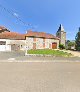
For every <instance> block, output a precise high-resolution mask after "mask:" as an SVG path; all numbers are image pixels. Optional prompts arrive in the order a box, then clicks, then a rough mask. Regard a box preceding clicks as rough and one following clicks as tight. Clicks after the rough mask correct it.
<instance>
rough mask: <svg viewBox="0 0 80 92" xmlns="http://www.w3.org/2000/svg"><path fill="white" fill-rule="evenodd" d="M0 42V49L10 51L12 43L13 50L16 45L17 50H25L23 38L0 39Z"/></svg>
mask: <svg viewBox="0 0 80 92" xmlns="http://www.w3.org/2000/svg"><path fill="white" fill-rule="evenodd" d="M0 43H1V44H0V51H12V47H13V45H14V50H16V49H17V46H19V50H25V40H10V39H0ZM4 43H5V44H4Z"/></svg>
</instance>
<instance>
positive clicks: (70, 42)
mask: <svg viewBox="0 0 80 92" xmlns="http://www.w3.org/2000/svg"><path fill="white" fill-rule="evenodd" d="M72 46H75V42H72V41H70V40H68V41H67V49H71V47H72Z"/></svg>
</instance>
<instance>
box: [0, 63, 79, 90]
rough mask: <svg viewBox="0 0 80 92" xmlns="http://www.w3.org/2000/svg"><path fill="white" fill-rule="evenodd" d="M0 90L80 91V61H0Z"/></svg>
mask: <svg viewBox="0 0 80 92" xmlns="http://www.w3.org/2000/svg"><path fill="white" fill-rule="evenodd" d="M0 92H80V63H79V62H78V63H72V62H71V63H52V62H50V63H49V62H47V63H27V62H26V63H0Z"/></svg>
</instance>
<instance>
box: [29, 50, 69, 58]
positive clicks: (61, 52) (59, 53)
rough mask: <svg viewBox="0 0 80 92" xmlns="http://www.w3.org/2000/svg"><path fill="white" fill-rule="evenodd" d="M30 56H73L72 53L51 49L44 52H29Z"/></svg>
mask: <svg viewBox="0 0 80 92" xmlns="http://www.w3.org/2000/svg"><path fill="white" fill-rule="evenodd" d="M28 54H42V55H54V56H64V57H68V56H71V54H70V53H67V52H63V51H59V50H51V49H43V50H28Z"/></svg>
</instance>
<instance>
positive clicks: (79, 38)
mask: <svg viewBox="0 0 80 92" xmlns="http://www.w3.org/2000/svg"><path fill="white" fill-rule="evenodd" d="M75 42H76V45H75V46H76V50H78V51H80V28H79V31H78V33H77V34H76V37H75Z"/></svg>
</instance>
